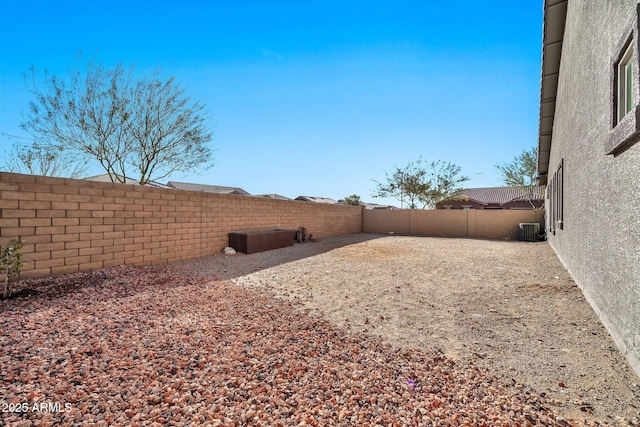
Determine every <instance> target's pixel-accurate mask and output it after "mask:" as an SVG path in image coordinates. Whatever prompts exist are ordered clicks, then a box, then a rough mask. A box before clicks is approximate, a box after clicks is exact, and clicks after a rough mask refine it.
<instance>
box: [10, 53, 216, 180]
mask: <svg viewBox="0 0 640 427" xmlns="http://www.w3.org/2000/svg"><path fill="white" fill-rule="evenodd" d="M25 80H26V82H27V87H28V89H29V90H30V92H31V93H32V95H33V96H34V98H35V99H34V100H33V101H31V102H30V104H29V112H28V114H27V115H26V117H25V118H24V120H23V122H22V124H21V126H22V128H23V129H24V130H26V131H27V132H29V133H30V134H31V135H32V136H33V137H34V138H35V143H36V144H35V145H34V147H40V148H42V149H43V150H45V151H46V150H49V151H51V152H56V151H59V152H64V153H73V155H74V156H78V157H80V158H82V159H84V160H85V161H87V160H91V161H97V162H98V164H99V165H100V166H101V167H102V168H103V169H104V170H105V171H106V172H107V173H108V174H109V176H110V177H111V180H112V181H114V182H125V180H126V178H127V177H130V178H135V179H136V180H137V181H138V183H139V184H141V185H144V184H146V183H148V182H149V181H151V180H157V179H161V178H165V177H167V176H168V175H170V174H172V173H174V172H187V171H194V170H196V169H200V168H202V169H206V168H208V167H210V166H211V165H212V156H213V154H212V150H211V149H210V148H209V147H208V146H207V144H208V142H209V141H210V140H211V137H212V134H211V132H209V130H208V129H207V127H206V123H205V122H206V119H205V114H204V106H203V105H202V104H201V103H200V102H198V101H195V102H194V101H192V100H191V98H190V97H188V96H186V95H185V91H184V90H183V89H181V88H180V87H179V86H178V85H177V84H176V83H175V78H173V77H171V78H169V79H168V80H163V79H161V78H160V77H159V75H158V73H154V74H152V75H150V76H145V77H141V78H135V77H134V73H133V68H130V69H125V67H124V66H123V65H122V64H119V65H117V66H116V67H114V68H112V69H106V68H105V67H104V66H103V65H102V64H95V63H93V62H91V63H89V64H88V65H87V69H86V71H85V72H83V71H75V72H74V73H73V74H72V76H71V78H70V79H69V80H67V81H65V80H62V79H60V78H58V77H56V76H51V75H49V74H48V73H47V72H46V71H45V73H44V76H43V78H42V81H43V83H44V84H43V85H39V84H38V78H37V76H36V71H35V69H34V68H32V69H31V72H30V73H29V74H27V75H26V76H25Z"/></svg>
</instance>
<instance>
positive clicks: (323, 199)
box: [296, 196, 338, 205]
mask: <svg viewBox="0 0 640 427" xmlns="http://www.w3.org/2000/svg"><path fill="white" fill-rule="evenodd" d="M296 200H302V201H303V202H314V203H328V204H330V205H337V204H338V202H336V201H335V200H333V199H330V198H329V197H315V196H298V197H296Z"/></svg>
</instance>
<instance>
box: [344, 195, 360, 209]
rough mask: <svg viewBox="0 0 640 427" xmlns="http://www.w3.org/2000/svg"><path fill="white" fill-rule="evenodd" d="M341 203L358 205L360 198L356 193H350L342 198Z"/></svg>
mask: <svg viewBox="0 0 640 427" xmlns="http://www.w3.org/2000/svg"><path fill="white" fill-rule="evenodd" d="M342 204H343V205H349V206H360V205H361V204H362V200H360V196H358V195H357V194H352V195H350V196H347V197H345V198H344V199H342Z"/></svg>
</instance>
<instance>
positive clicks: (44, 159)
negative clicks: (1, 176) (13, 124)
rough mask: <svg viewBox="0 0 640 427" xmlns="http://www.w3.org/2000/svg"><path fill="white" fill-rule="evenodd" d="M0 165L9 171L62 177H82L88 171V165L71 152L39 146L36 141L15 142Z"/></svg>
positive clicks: (53, 147)
mask: <svg viewBox="0 0 640 427" xmlns="http://www.w3.org/2000/svg"><path fill="white" fill-rule="evenodd" d="M0 167H1V168H2V169H3V170H6V171H7V172H15V173H24V174H28V175H43V176H57V177H61V178H82V177H84V176H86V173H87V169H86V165H85V164H84V163H81V162H78V159H77V158H74V156H73V155H71V154H70V153H68V152H64V151H62V150H60V149H58V148H57V147H55V146H39V145H38V144H35V143H34V144H31V145H23V144H19V143H14V144H13V145H12V146H11V151H10V152H8V153H6V154H5V160H4V161H3V162H2V164H0Z"/></svg>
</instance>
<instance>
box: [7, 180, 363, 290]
mask: <svg viewBox="0 0 640 427" xmlns="http://www.w3.org/2000/svg"><path fill="white" fill-rule="evenodd" d="M298 227H306V229H307V231H308V233H312V234H313V236H314V237H325V236H331V235H339V234H348V233H359V232H361V231H362V212H361V209H360V208H358V207H351V206H342V205H324V204H317V203H309V202H300V201H283V200H272V199H266V198H259V197H249V196H236V195H224V194H213V193H204V192H196V191H183V190H173V189H160V188H152V187H140V186H134V185H125V184H112V183H104V182H93V181H85V180H74V179H62V178H49V177H41V176H32V175H19V174H12V173H4V172H0V243H4V242H6V241H8V240H10V239H11V238H14V237H18V236H20V237H22V239H23V240H24V242H25V246H24V249H23V253H24V256H23V260H24V266H23V268H22V277H23V278H34V277H47V276H58V275H61V274H65V273H73V272H77V271H88V270H95V269H100V268H105V267H111V266H116V265H136V266H140V265H151V264H164V263H168V262H174V261H179V260H184V259H189V258H196V257H200V256H206V255H211V254H215V253H218V252H220V250H221V249H222V248H223V247H225V246H227V245H228V237H227V236H228V235H227V233H229V232H232V231H240V230H243V231H250V230H261V229H275V228H290V229H297V228H298Z"/></svg>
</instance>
